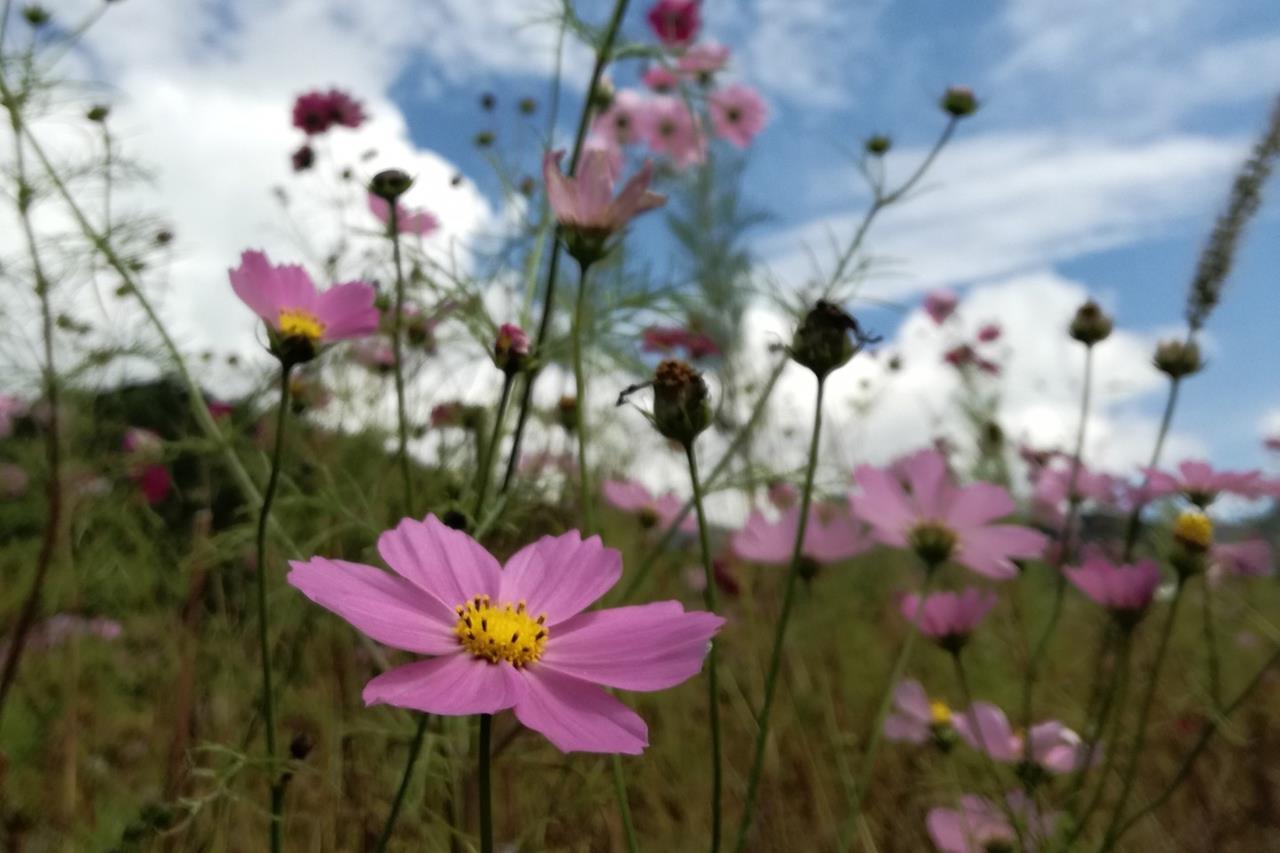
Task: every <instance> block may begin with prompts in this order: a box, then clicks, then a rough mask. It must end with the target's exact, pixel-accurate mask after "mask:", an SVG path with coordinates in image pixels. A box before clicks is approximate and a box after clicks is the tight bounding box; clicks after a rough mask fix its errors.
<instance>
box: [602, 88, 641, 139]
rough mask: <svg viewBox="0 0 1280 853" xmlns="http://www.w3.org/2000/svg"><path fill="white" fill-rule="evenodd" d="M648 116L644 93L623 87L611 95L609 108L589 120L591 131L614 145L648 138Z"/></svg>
mask: <svg viewBox="0 0 1280 853" xmlns="http://www.w3.org/2000/svg"><path fill="white" fill-rule="evenodd" d="M649 117H650V113H649V107H648V102H647V100H646V98H645V97H644V95H642V94H640V93H639V92H637V91H635V90H634V89H623V90H622V91H620V92H618V93H617V94H616V95H614V96H613V101H612V102H610V104H609V108H608V109H607V110H605V111H604V112H602V113H600V114H599V115H598V116H596V117H595V119H594V120H593V121H592V122H591V132H592V133H593V134H594V135H596V136H599V137H601V138H603V139H607V140H608V141H609V142H610V143H611V144H612V145H614V146H615V147H622V146H626V145H631V144H633V143H637V142H643V141H645V140H646V139H648V138H649Z"/></svg>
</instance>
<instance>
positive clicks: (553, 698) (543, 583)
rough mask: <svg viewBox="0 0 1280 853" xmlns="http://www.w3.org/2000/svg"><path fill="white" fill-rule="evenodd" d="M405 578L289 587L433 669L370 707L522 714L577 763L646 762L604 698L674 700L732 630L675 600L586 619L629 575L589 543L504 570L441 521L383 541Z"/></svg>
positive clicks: (315, 567) (547, 548) (331, 565)
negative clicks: (658, 693)
mask: <svg viewBox="0 0 1280 853" xmlns="http://www.w3.org/2000/svg"><path fill="white" fill-rule="evenodd" d="M378 552H379V554H381V556H382V558H383V560H385V561H386V563H387V565H388V566H390V567H391V569H392V572H393V573H387V572H384V571H381V570H379V569H376V568H374V567H373V566H367V565H362V564H359V563H349V562H345V561H341V560H329V559H326V558H323V557H313V558H312V559H310V560H308V561H306V562H302V561H292V562H291V563H290V565H291V566H292V571H290V573H289V577H288V580H289V583H290V584H291V585H293V586H294V587H296V588H297V589H299V590H301V591H302V592H303V593H304V594H305V595H306V596H307V597H308V598H310V599H311V600H312V601H314V602H316V603H317V604H320V605H321V606H322V607H325V608H327V609H329V610H331V611H333V612H334V613H336V614H337V615H339V616H341V617H342V618H343V619H345V620H346V621H348V622H349V623H351V624H352V625H353V626H354V627H355V628H356V629H358V630H360V631H362V632H364V633H365V634H367V635H368V636H370V637H371V638H373V639H374V640H376V641H378V642H380V643H384V644H386V645H389V646H391V647H393V648H398V649H403V650H404V651H408V652H413V653H416V654H420V655H428V656H430V657H429V658H428V659H427V660H421V661H417V662H415V663H410V664H406V665H404V666H399V667H395V668H393V669H390V670H388V671H387V672H384V673H383V674H382V675H379V676H377V677H376V678H374V679H373V680H372V681H370V682H369V683H368V684H367V685H365V688H364V701H365V702H366V703H367V704H369V705H376V704H382V703H386V704H391V705H397V706H399V707H402V708H412V709H414V710H418V711H423V712H425V713H429V714H441V715H446V716H459V715H466V714H495V713H498V712H499V711H503V710H506V709H513V710H514V711H515V715H516V719H518V720H519V721H520V722H521V723H523V724H524V725H525V726H528V727H529V728H531V729H534V730H535V731H538V732H541V733H542V734H543V735H544V736H545V737H546V738H547V739H548V740H550V741H551V742H552V743H553V744H554V745H555V746H556V747H558V748H559V749H560V750H562V751H564V752H575V751H582V752H606V753H609V752H612V753H626V754H638V753H640V752H642V751H643V750H644V748H645V746H646V745H647V744H648V737H647V730H646V727H645V724H644V721H643V720H642V719H640V717H639V716H637V715H636V714H635V713H634V712H633V711H631V710H630V709H629V708H627V707H626V706H625V705H623V704H622V703H621V702H619V701H618V700H617V699H615V698H613V697H612V696H611V695H610V694H609V693H607V692H606V691H605V690H604V688H605V687H612V688H616V689H620V690H641V691H651V690H662V689H665V688H668V687H672V686H674V685H676V684H679V683H680V682H682V681H685V680H686V679H688V678H691V677H692V676H694V675H696V674H697V673H698V671H699V670H700V669H701V667H702V660H703V657H704V656H705V654H706V651H707V646H708V643H709V642H710V641H711V638H712V636H713V635H714V634H715V633H716V631H717V630H719V628H720V626H721V625H722V624H724V620H723V619H721V618H720V617H719V616H716V615H714V614H712V613H701V612H692V613H686V612H685V611H684V608H683V607H682V606H681V605H680V604H679V602H675V601H664V602H658V603H655V604H648V605H641V606H635V607H622V608H614V609H605V610H590V611H588V610H587V609H586V608H587V607H588V606H590V605H591V603H592V602H594V601H595V600H596V599H598V598H600V596H602V595H604V594H605V593H606V592H607V591H608V590H609V589H610V588H611V587H613V585H614V584H615V583H617V581H618V578H619V577H620V576H621V574H622V557H621V555H620V554H619V553H618V552H617V551H615V550H613V549H611V548H605V547H604V546H603V545H601V543H600V539H599V537H592V538H590V539H585V540H584V539H583V538H582V537H581V536H580V534H579V533H578V532H577V531H571V532H569V533H566V534H564V535H563V536H558V537H552V536H547V537H544V538H542V539H540V540H538V541H537V542H534V543H532V544H531V545H528V546H526V547H525V548H523V549H521V550H520V551H518V552H517V553H516V554H515V555H513V556H512V557H511V558H510V559H508V560H507V563H506V566H505V568H504V567H500V566H499V564H498V561H497V560H496V559H494V557H493V556H492V555H491V554H490V553H489V552H488V551H486V550H485V549H484V548H483V547H482V546H481V545H480V544H479V543H478V542H476V541H475V540H474V539H472V538H471V537H470V536H468V535H467V534H465V533H463V532H461V531H458V530H452V529H450V528H449V527H447V526H445V525H444V524H443V523H441V522H440V521H439V520H438V519H437V518H436V517H435V516H428V517H427V519H426V521H425V522H421V521H416V520H413V519H405V520H404V521H402V522H401V523H400V524H399V526H397V527H396V528H395V529H394V530H389V531H387V532H385V533H383V534H382V536H381V537H379V539H378Z"/></svg>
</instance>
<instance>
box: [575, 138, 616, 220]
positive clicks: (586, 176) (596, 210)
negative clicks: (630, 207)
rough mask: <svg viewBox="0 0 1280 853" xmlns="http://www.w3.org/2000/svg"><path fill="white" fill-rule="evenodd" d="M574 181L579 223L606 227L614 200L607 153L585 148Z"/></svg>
mask: <svg viewBox="0 0 1280 853" xmlns="http://www.w3.org/2000/svg"><path fill="white" fill-rule="evenodd" d="M573 180H574V181H575V182H576V183H577V189H578V222H580V223H585V224H590V225H595V226H605V227H608V226H609V225H610V224H611V223H610V221H609V212H610V202H611V201H612V199H613V171H612V169H611V168H610V167H609V152H608V151H606V150H603V149H600V148H590V149H585V148H584V149H583V151H582V156H581V158H580V161H579V163H578V170H577V172H575V173H574V177H573Z"/></svg>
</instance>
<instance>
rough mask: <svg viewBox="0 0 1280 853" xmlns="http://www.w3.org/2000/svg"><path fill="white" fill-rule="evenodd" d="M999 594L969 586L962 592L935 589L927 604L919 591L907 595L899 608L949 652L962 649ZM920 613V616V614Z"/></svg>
mask: <svg viewBox="0 0 1280 853" xmlns="http://www.w3.org/2000/svg"><path fill="white" fill-rule="evenodd" d="M996 601H997V599H996V594H995V593H994V592H991V591H990V590H985V589H976V588H974V587H969V588H967V589H965V590H962V591H960V592H934V593H930V594H929V595H928V596H926V597H925V599H924V602H923V604H922V603H921V601H920V596H919V595H917V594H916V593H911V594H909V595H905V596H903V598H902V603H901V604H900V605H899V609H900V610H901V611H902V615H903V616H905V617H907V620H908V621H909V622H911V623H912V624H914V625H915V626H916V628H917V629H919V631H920V633H922V634H924V635H925V636H926V637H928V638H929V639H931V640H933V641H934V642H935V643H937V644H938V645H940V646H942V647H943V648H944V649H947V650H948V651H955V650H958V649H959V648H960V647H961V646H963V645H964V644H965V643H966V642H968V640H969V635H970V634H972V633H973V632H974V629H976V628H977V627H978V625H980V624H981V623H982V620H983V619H985V618H986V617H987V614H988V613H990V612H991V609H992V608H993V607H995V606H996ZM917 614H918V616H917Z"/></svg>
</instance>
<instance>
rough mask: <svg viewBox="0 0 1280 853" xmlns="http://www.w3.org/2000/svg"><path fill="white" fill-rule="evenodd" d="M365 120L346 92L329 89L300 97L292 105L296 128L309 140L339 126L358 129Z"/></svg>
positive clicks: (356, 103) (362, 112)
mask: <svg viewBox="0 0 1280 853" xmlns="http://www.w3.org/2000/svg"><path fill="white" fill-rule="evenodd" d="M365 118H366V116H365V114H364V109H363V108H362V107H361V106H360V102H359V101H357V100H355V99H354V98H352V97H351V96H350V95H348V94H347V93H346V92H342V91H340V90H338V89H330V90H329V91H327V92H321V91H313V92H307V93H305V94H302V95H299V96H298V98H297V100H295V101H294V102H293V126H294V127H296V128H298V130H301V131H302V132H303V133H305V134H307V135H308V136H315V135H316V134H320V133H324V132H325V131H327V130H329V128H331V127H334V126H335V125H336V126H341V127H350V128H356V127H359V126H360V125H362V124H364V120H365Z"/></svg>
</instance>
